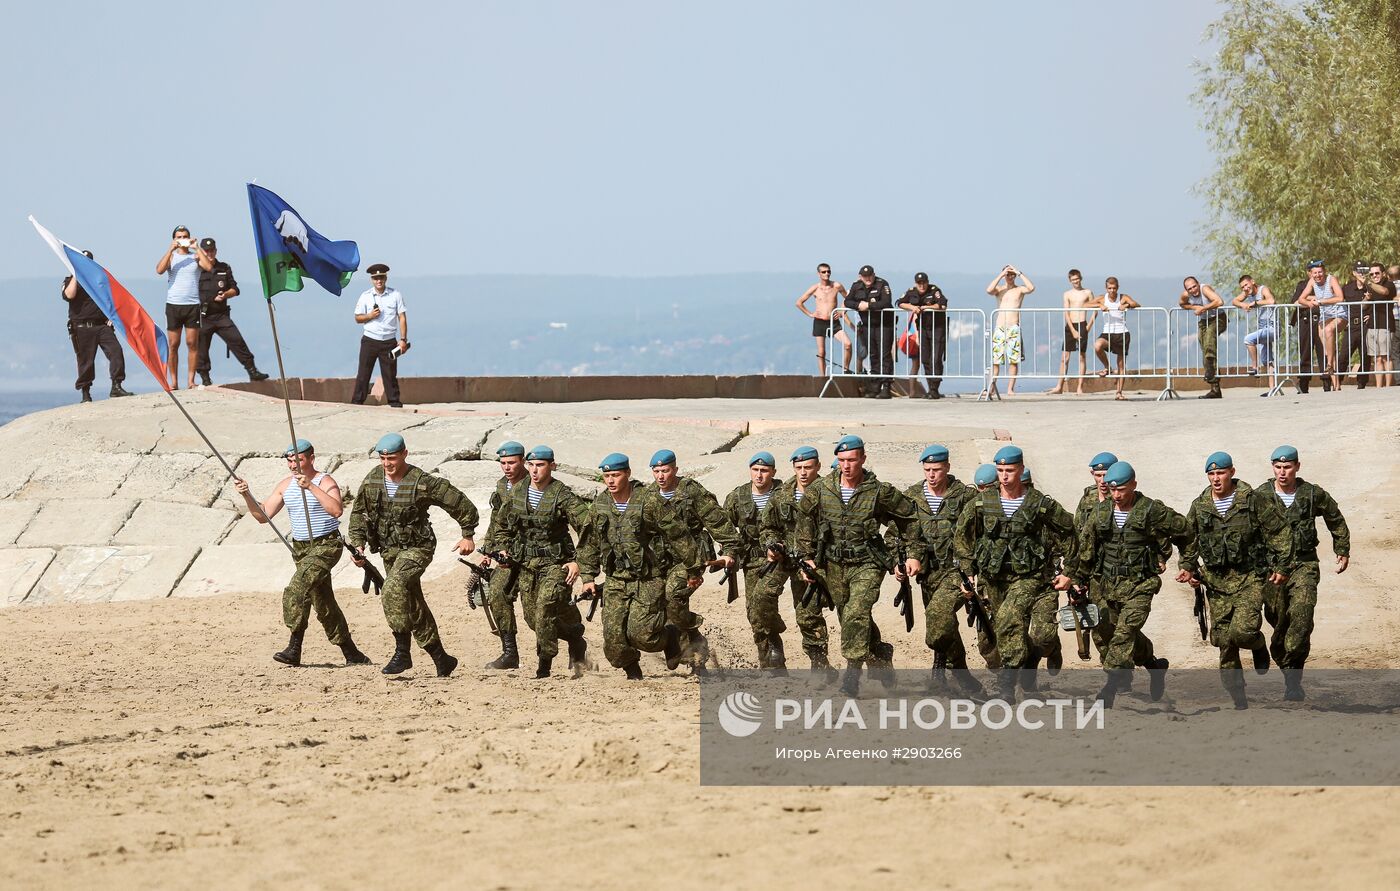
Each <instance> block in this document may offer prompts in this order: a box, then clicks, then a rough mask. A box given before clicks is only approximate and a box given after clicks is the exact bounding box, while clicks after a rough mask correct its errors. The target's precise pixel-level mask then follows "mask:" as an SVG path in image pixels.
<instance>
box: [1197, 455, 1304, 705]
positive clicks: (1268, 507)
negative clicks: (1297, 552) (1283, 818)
mask: <svg viewBox="0 0 1400 891" xmlns="http://www.w3.org/2000/svg"><path fill="white" fill-rule="evenodd" d="M1206 475H1207V476H1208V477H1209V478H1210V485H1209V486H1207V487H1206V490H1205V491H1204V492H1202V493H1201V494H1200V496H1199V497H1197V498H1196V500H1195V501H1193V502H1191V507H1190V509H1189V510H1188V511H1187V513H1186V519H1187V521H1188V522H1189V523H1190V524H1191V527H1192V532H1194V533H1195V536H1196V540H1195V542H1194V544H1193V546H1191V547H1189V548H1188V549H1187V550H1186V552H1185V553H1183V554H1182V556H1181V564H1182V570H1181V572H1179V573H1178V574H1177V581H1179V582H1183V583H1185V584H1191V585H1198V584H1201V583H1202V582H1204V583H1205V584H1206V586H1207V587H1208V592H1207V599H1208V600H1209V602H1210V620H1211V622H1210V642H1211V643H1212V644H1214V645H1215V646H1217V647H1219V648H1220V676H1221V681H1222V682H1223V683H1224V685H1225V689H1226V690H1228V691H1229V692H1230V698H1231V699H1233V700H1234V702H1235V708H1248V707H1249V701H1248V699H1247V698H1246V696H1245V685H1244V673H1243V672H1242V671H1240V668H1241V664H1240V649H1241V648H1243V649H1246V650H1250V651H1251V652H1252V653H1253V654H1254V670H1255V671H1257V672H1259V673H1260V674H1265V673H1267V672H1268V670H1269V648H1268V646H1267V644H1266V643H1265V640H1264V634H1263V632H1261V631H1260V626H1261V624H1262V618H1261V617H1260V611H1261V610H1262V608H1263V605H1264V583H1265V582H1266V581H1267V582H1269V583H1271V584H1275V585H1278V584H1282V583H1284V582H1286V581H1287V580H1288V576H1287V574H1286V572H1285V564H1286V563H1287V561H1288V554H1289V545H1290V543H1291V542H1290V533H1291V530H1290V529H1289V526H1288V521H1287V520H1286V519H1285V518H1284V515H1283V510H1282V507H1281V505H1280V503H1279V500H1278V499H1277V498H1273V497H1270V495H1269V493H1268V492H1267V491H1264V490H1260V489H1255V488H1254V487H1252V486H1250V485H1249V483H1246V482H1244V481H1243V480H1238V479H1235V462H1234V460H1233V459H1232V458H1231V457H1230V456H1229V455H1227V454H1226V453H1225V452H1214V453H1213V454H1211V456H1210V457H1209V458H1207V459H1206Z"/></svg>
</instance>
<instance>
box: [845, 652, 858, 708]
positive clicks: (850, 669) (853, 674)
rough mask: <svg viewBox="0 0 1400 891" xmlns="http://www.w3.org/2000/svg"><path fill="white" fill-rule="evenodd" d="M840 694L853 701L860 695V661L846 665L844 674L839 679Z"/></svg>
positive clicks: (854, 660)
mask: <svg viewBox="0 0 1400 891" xmlns="http://www.w3.org/2000/svg"><path fill="white" fill-rule="evenodd" d="M841 692H842V693H845V694H846V695H847V696H849V697H851V698H852V699H854V698H855V697H857V696H859V695H860V660H859V659H853V660H851V661H849V662H847V663H846V673H845V674H844V675H842V677H841Z"/></svg>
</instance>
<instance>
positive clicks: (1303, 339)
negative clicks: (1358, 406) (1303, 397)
mask: <svg viewBox="0 0 1400 891" xmlns="http://www.w3.org/2000/svg"><path fill="white" fill-rule="evenodd" d="M1316 269H1320V270H1323V271H1322V272H1321V273H1314V270H1316ZM1314 274H1319V275H1322V276H1326V274H1327V273H1326V267H1325V266H1323V264H1322V261H1321V260H1310V261H1308V265H1307V274H1306V275H1305V276H1304V277H1303V280H1302V281H1300V282H1298V284H1297V285H1296V286H1295V287H1294V288H1293V304H1294V307H1295V312H1294V316H1293V324H1294V325H1296V326H1297V328H1298V384H1297V386H1298V392H1299V393H1307V392H1308V387H1309V384H1310V382H1311V380H1312V374H1313V372H1314V371H1317V370H1318V368H1317V356H1319V355H1320V354H1321V353H1322V311H1321V309H1320V308H1319V307H1318V305H1317V301H1316V300H1314V299H1313V298H1312V296H1311V292H1309V290H1308V286H1309V285H1310V284H1311V283H1312V277H1313V275H1314ZM1319 379H1320V380H1321V381H1322V390H1323V392H1331V390H1332V378H1331V376H1330V375H1328V374H1327V373H1326V372H1325V371H1324V372H1323V373H1322V374H1320V375H1319Z"/></svg>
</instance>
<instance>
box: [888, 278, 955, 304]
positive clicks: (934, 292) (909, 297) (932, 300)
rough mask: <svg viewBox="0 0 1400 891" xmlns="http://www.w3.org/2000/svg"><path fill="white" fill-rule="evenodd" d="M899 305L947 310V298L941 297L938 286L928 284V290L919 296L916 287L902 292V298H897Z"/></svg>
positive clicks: (941, 292)
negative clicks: (905, 304)
mask: <svg viewBox="0 0 1400 891" xmlns="http://www.w3.org/2000/svg"><path fill="white" fill-rule="evenodd" d="M899 302H900V303H907V304H909V305H910V306H932V307H935V308H937V309H947V308H948V298H947V297H945V296H944V295H943V291H942V290H941V289H940V288H939V287H938V285H935V284H933V283H932V282H930V283H929V286H928V290H927V291H925V292H924V293H922V294H920V293H919V289H918V287H913V288H910V289H909V290H907V291H905V292H904V296H903V297H901V298H899Z"/></svg>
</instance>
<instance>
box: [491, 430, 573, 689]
mask: <svg viewBox="0 0 1400 891" xmlns="http://www.w3.org/2000/svg"><path fill="white" fill-rule="evenodd" d="M525 465H526V467H527V468H528V469H529V473H530V483H529V485H525V486H515V487H514V488H513V489H512V491H511V493H510V497H509V498H508V499H507V500H506V501H505V503H504V504H502V505H501V514H502V515H501V524H500V536H501V545H502V549H503V550H504V551H505V553H506V556H508V557H509V558H510V560H511V562H512V563H513V564H515V572H516V583H515V584H516V588H517V590H518V591H519V592H520V598H521V600H522V601H523V602H524V604H525V621H526V623H527V624H529V626H530V630H531V631H533V632H535V652H536V654H537V655H538V656H539V668H538V669H537V670H536V671H535V677H537V678H547V677H549V671H550V666H551V663H553V662H554V657H555V656H557V655H558V654H559V641H561V640H564V641H567V642H568V644H569V667H570V668H571V669H573V672H574V676H575V677H578V676H580V675H581V674H582V673H583V672H584V670H585V669H586V667H587V652H588V642H587V641H586V640H584V637H583V616H581V615H579V611H578V607H577V606H575V605H574V603H573V601H572V599H571V598H570V596H569V593H570V591H571V590H572V589H573V584H574V580H575V579H576V578H578V574H579V565H578V563H577V561H576V560H575V556H574V542H573V539H572V538H570V537H569V529H570V527H572V528H573V529H574V530H575V531H576V532H578V533H579V534H580V535H582V534H583V533H584V530H585V529H587V528H588V525H589V518H590V516H591V514H590V510H589V503H588V502H586V501H584V500H583V499H582V498H580V497H578V495H577V494H576V493H575V492H574V490H572V489H570V488H569V487H568V486H566V485H564V484H563V483H561V482H559V481H558V480H556V479H555V478H554V467H555V463H554V450H553V449H551V448H550V447H549V446H535V447H534V448H533V449H531V450H530V452H529V453H528V454H527V455H526V456H525Z"/></svg>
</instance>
